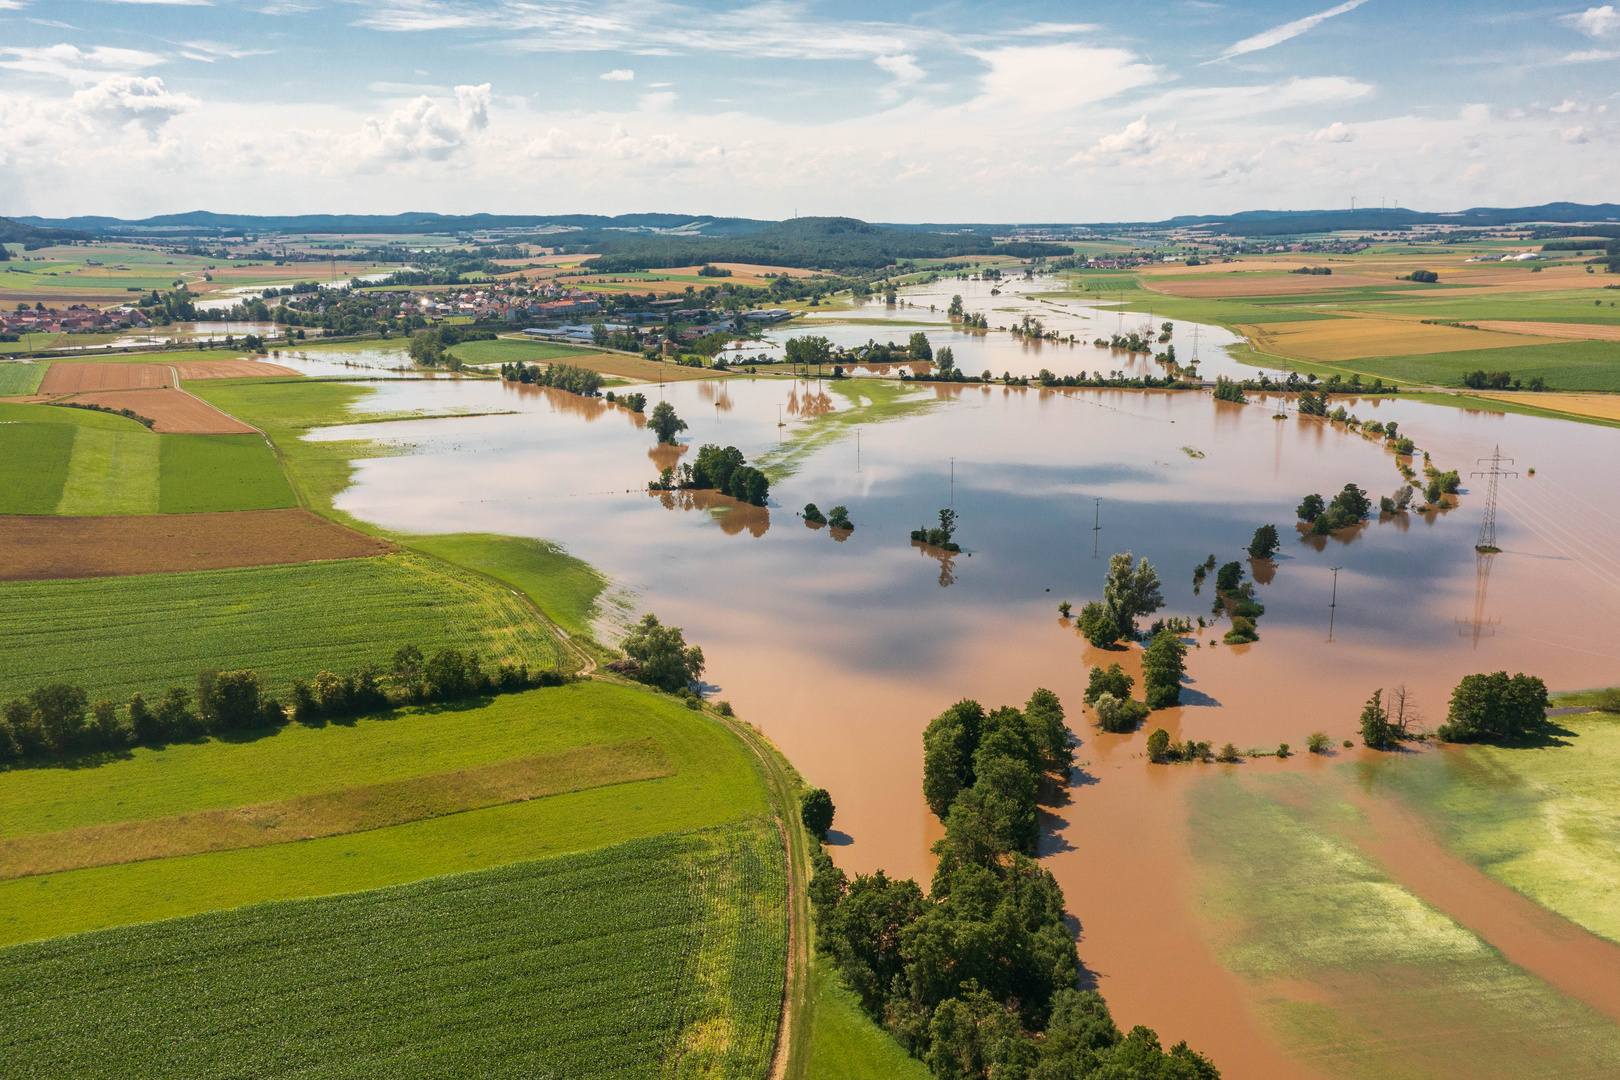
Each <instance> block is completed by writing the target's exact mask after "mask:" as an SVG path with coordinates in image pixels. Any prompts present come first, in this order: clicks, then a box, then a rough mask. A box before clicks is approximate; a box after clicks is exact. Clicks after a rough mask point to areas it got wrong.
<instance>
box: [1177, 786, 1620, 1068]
mask: <svg viewBox="0 0 1620 1080" xmlns="http://www.w3.org/2000/svg"><path fill="white" fill-rule="evenodd" d="M1188 811H1189V820H1190V821H1191V823H1192V851H1193V854H1194V857H1195V858H1196V860H1197V862H1198V864H1199V866H1200V869H1201V871H1202V878H1203V882H1204V898H1203V899H1204V903H1203V912H1204V914H1205V917H1206V918H1207V919H1209V920H1210V921H1211V922H1212V924H1213V927H1212V930H1213V934H1214V937H1215V940H1217V941H1219V942H1220V943H1221V944H1220V946H1219V950H1218V951H1219V954H1220V956H1221V959H1222V961H1223V963H1225V964H1226V965H1227V966H1228V967H1229V968H1231V969H1232V970H1233V971H1235V972H1236V973H1237V974H1238V975H1239V977H1241V978H1242V979H1244V980H1245V981H1246V982H1248V983H1250V984H1251V985H1252V986H1254V987H1255V993H1256V998H1257V1001H1258V1005H1259V1011H1260V1013H1261V1015H1262V1017H1263V1018H1264V1020H1265V1021H1266V1022H1267V1023H1268V1025H1269V1026H1270V1027H1271V1028H1272V1029H1273V1030H1274V1031H1275V1032H1276V1033H1277V1035H1278V1036H1279V1037H1280V1039H1281V1041H1282V1043H1283V1045H1284V1047H1285V1048H1286V1049H1287V1050H1289V1051H1290V1052H1291V1053H1292V1054H1294V1055H1295V1056H1297V1057H1298V1058H1299V1059H1301V1061H1302V1062H1303V1063H1304V1064H1305V1065H1306V1066H1307V1067H1308V1068H1311V1069H1314V1070H1316V1071H1319V1072H1321V1073H1324V1074H1326V1075H1330V1076H1339V1077H1391V1076H1402V1077H1407V1076H1409V1077H1420V1076H1421V1077H1456V1078H1459V1080H1461V1078H1463V1077H1467V1078H1471V1080H1478V1078H1484V1077H1515V1078H1517V1077H1549V1078H1550V1077H1593V1078H1596V1077H1607V1076H1612V1075H1614V1073H1615V1070H1616V1068H1617V1067H1620V1028H1617V1027H1616V1025H1615V1024H1614V1023H1613V1022H1612V1021H1610V1020H1609V1019H1607V1018H1606V1017H1603V1016H1600V1015H1599V1014H1597V1013H1595V1012H1593V1011H1592V1010H1590V1009H1589V1008H1587V1007H1586V1006H1585V1005H1583V1004H1580V1003H1579V1002H1576V1001H1574V1000H1573V999H1570V998H1568V997H1565V996H1563V995H1562V994H1560V993H1558V992H1557V991H1556V990H1554V989H1553V988H1552V987H1550V986H1548V985H1547V984H1546V983H1545V982H1543V981H1542V980H1540V979H1539V978H1537V977H1535V976H1534V975H1531V974H1530V973H1528V972H1526V971H1525V970H1523V969H1522V968H1519V967H1516V966H1515V965H1513V964H1511V963H1509V962H1508V961H1507V960H1505V959H1504V958H1503V957H1502V956H1501V954H1500V953H1498V952H1497V951H1496V950H1495V949H1493V948H1491V947H1490V946H1488V945H1486V944H1485V943H1484V942H1483V941H1481V940H1480V939H1479V938H1478V937H1476V936H1475V935H1474V934H1473V933H1471V932H1469V931H1468V930H1466V929H1464V928H1463V927H1461V926H1459V925H1458V924H1457V923H1455V922H1453V921H1452V920H1451V919H1450V918H1448V917H1446V916H1445V915H1444V914H1442V913H1440V912H1438V911H1436V910H1435V909H1433V908H1431V907H1429V906H1428V905H1427V904H1425V903H1423V902H1422V901H1420V900H1419V899H1418V898H1417V897H1415V896H1413V895H1412V894H1411V893H1410V892H1408V891H1407V890H1406V889H1404V888H1402V887H1401V886H1399V885H1398V884H1396V883H1394V882H1392V881H1391V880H1390V879H1389V877H1388V876H1387V875H1386V874H1385V873H1384V871H1383V870H1382V869H1381V867H1379V866H1378V865H1377V864H1375V863H1374V862H1372V861H1371V860H1370V859H1368V858H1367V857H1365V856H1364V855H1362V854H1361V853H1360V851H1359V850H1358V849H1357V847H1356V845H1355V844H1354V843H1352V842H1351V841H1350V840H1349V839H1347V836H1349V835H1354V833H1355V832H1356V831H1357V829H1358V828H1360V827H1361V826H1359V825H1358V824H1357V822H1358V819H1359V814H1358V812H1357V811H1356V810H1355V808H1354V807H1353V806H1351V805H1350V804H1348V803H1346V802H1344V801H1343V800H1342V799H1340V798H1338V797H1337V796H1336V795H1334V794H1333V792H1332V790H1331V787H1330V786H1326V785H1317V784H1312V783H1311V782H1310V781H1309V779H1308V778H1305V777H1302V776H1297V775H1282V776H1277V777H1272V778H1267V780H1266V781H1259V782H1255V783H1247V782H1245V781H1244V780H1242V779H1239V778H1238V777H1235V776H1230V775H1219V774H1217V775H1212V776H1210V777H1208V778H1206V779H1205V780H1203V781H1201V782H1200V783H1199V784H1198V785H1197V787H1196V788H1195V789H1194V792H1193V794H1192V796H1191V798H1190V801H1189V806H1188Z"/></svg>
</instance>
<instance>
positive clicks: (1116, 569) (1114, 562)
mask: <svg viewBox="0 0 1620 1080" xmlns="http://www.w3.org/2000/svg"><path fill="white" fill-rule="evenodd" d="M1131 558H1132V555H1131V553H1130V552H1129V551H1127V552H1124V553H1116V554H1114V555H1112V556H1110V557H1109V560H1108V576H1107V578H1106V579H1105V580H1104V582H1103V598H1102V599H1101V600H1100V601H1099V600H1093V601H1091V602H1090V603H1088V604H1086V605H1085V606H1084V607H1083V608H1081V609H1080V617H1079V619H1078V625H1079V628H1080V633H1081V634H1082V635H1083V636H1084V637H1085V639H1086V640H1087V641H1089V642H1091V644H1093V645H1095V646H1096V647H1097V648H1099V649H1106V648H1110V647H1112V646H1113V645H1114V644H1116V643H1117V642H1119V641H1122V640H1123V641H1134V640H1135V639H1136V636H1137V633H1136V620H1137V619H1138V618H1140V617H1143V616H1147V615H1151V614H1153V613H1154V612H1155V611H1158V610H1159V609H1160V608H1162V607H1163V606H1164V593H1163V591H1162V588H1161V585H1160V583H1159V575H1158V572H1157V571H1155V570H1154V569H1153V566H1152V565H1151V564H1150V563H1149V562H1148V561H1147V559H1145V558H1144V559H1142V560H1141V562H1139V563H1138V564H1137V565H1136V566H1135V567H1134V568H1133V567H1132V566H1131Z"/></svg>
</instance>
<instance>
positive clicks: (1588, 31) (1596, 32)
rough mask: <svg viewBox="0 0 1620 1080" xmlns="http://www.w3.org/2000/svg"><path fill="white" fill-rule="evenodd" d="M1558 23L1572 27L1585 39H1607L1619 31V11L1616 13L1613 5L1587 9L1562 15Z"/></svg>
mask: <svg viewBox="0 0 1620 1080" xmlns="http://www.w3.org/2000/svg"><path fill="white" fill-rule="evenodd" d="M1558 21H1559V22H1562V23H1565V24H1566V25H1569V26H1573V27H1574V28H1575V29H1577V30H1579V31H1580V32H1581V33H1583V34H1585V35H1586V36H1587V37H1594V38H1600V37H1608V36H1609V35H1610V34H1613V33H1615V32H1616V31H1620V11H1616V10H1615V8H1614V5H1613V4H1604V5H1603V6H1602V7H1593V8H1587V9H1586V10H1585V11H1581V12H1577V13H1576V14H1574V15H1563V16H1560V18H1559V20H1558Z"/></svg>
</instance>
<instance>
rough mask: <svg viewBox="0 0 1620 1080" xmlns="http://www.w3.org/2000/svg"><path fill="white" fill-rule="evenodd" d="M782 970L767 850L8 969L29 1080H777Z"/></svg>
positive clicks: (526, 878) (458, 893)
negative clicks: (520, 1079) (145, 1079)
mask: <svg viewBox="0 0 1620 1080" xmlns="http://www.w3.org/2000/svg"><path fill="white" fill-rule="evenodd" d="M786 951H787V907H786V878H785V874H784V873H783V862H782V849H781V843H780V840H779V839H778V837H777V833H776V831H775V829H774V828H770V827H767V826H762V825H752V826H749V825H743V826H733V827H730V828H722V829H715V830H711V831H708V832H697V833H685V834H679V835H665V836H660V837H656V838H652V839H646V840H638V841H634V842H631V843H629V844H625V845H623V846H620V847H614V848H606V849H603V850H600V851H596V852H591V853H589V854H582V855H574V856H568V857H563V858H555V859H547V860H543V861H538V862H528V863H521V864H518V865H515V866H509V867H504V868H501V869H496V870H484V871H479V872H472V873H464V874H458V875H455V876H450V877H441V878H434V879H431V880H428V881H423V882H420V883H417V884H414V885H407V886H402V887H396V888H391V889H381V890H376V891H371V892H361V893H355V894H350V895H347V896H339V897H332V898H327V899H319V900H303V901H294V902H290V903H278V904H265V905H260V906H256V907H252V908H247V909H244V910H241V911H236V912H230V913H224V914H211V915H202V916H194V917H191V918H186V919H177V920H173V921H170V922H164V923H157V924H152V925H147V926H140V927H130V928H127V929H119V930H109V931H103V932H100V933H95V934H88V935H83V936H77V937H69V938H64V939H60V940H56V941H47V942H41V943H38V944H33V945H23V946H13V947H11V948H8V949H4V950H0V993H3V994H4V995H5V998H6V1002H7V1009H6V1019H5V1020H4V1021H0V1032H3V1035H0V1042H3V1043H4V1044H5V1045H6V1047H7V1069H8V1071H13V1070H14V1071H16V1072H17V1073H18V1074H19V1075H34V1076H52V1075H56V1076H63V1075H70V1074H71V1075H74V1076H105V1077H119V1078H122V1077H127V1076H187V1077H199V1078H201V1077H239V1076H257V1077H293V1076H297V1077H387V1078H390V1080H392V1078H397V1077H443V1076H514V1077H516V1076H524V1077H546V1076H557V1077H564V1076H567V1077H574V1076H602V1077H639V1076H646V1077H656V1076H662V1075H681V1076H708V1075H714V1076H726V1077H739V1078H760V1080H763V1077H764V1076H765V1075H766V1073H767V1071H768V1069H769V1065H770V1058H771V1051H772V1047H773V1044H774V1040H775V1035H776V1025H777V1018H778V1016H779V1013H780V1010H781V995H782V972H783V968H784V964H785V962H786Z"/></svg>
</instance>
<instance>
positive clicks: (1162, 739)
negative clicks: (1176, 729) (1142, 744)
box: [1147, 728, 1170, 761]
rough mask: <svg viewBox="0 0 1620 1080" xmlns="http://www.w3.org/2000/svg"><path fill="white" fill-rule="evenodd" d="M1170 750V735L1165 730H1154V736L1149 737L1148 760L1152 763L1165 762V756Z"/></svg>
mask: <svg viewBox="0 0 1620 1080" xmlns="http://www.w3.org/2000/svg"><path fill="white" fill-rule="evenodd" d="M1169 749H1170V733H1169V732H1168V731H1166V730H1164V728H1154V729H1153V734H1151V735H1149V736H1148V737H1147V752H1148V758H1149V760H1152V761H1163V760H1164V755H1165V752H1166V751H1167V750H1169Z"/></svg>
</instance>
